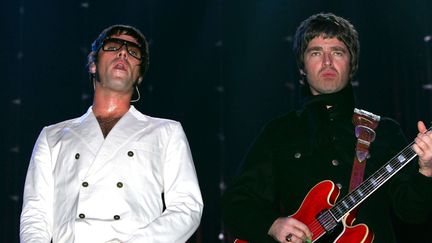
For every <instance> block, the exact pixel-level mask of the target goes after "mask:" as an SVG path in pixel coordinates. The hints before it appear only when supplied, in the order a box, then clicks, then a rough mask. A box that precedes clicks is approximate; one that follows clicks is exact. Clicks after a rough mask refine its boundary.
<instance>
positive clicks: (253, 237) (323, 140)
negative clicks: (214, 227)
mask: <svg viewBox="0 0 432 243" xmlns="http://www.w3.org/2000/svg"><path fill="white" fill-rule="evenodd" d="M328 105H330V106H331V108H329V109H327V108H326V107H327V106H328ZM353 110H354V98H353V94H352V89H351V87H350V86H348V87H347V88H345V89H344V90H342V91H340V92H338V93H335V94H331V95H321V96H314V97H311V98H310V99H308V100H306V101H305V105H304V107H303V109H301V110H299V111H292V112H290V113H289V114H287V115H285V116H283V117H280V118H278V119H276V120H273V121H272V122H270V123H269V124H268V125H267V126H266V127H265V128H264V129H263V131H262V133H261V134H260V135H259V137H258V138H257V140H256V141H255V143H254V144H253V146H252V148H251V150H250V152H249V153H248V155H247V157H246V159H245V161H244V164H243V168H242V170H241V173H240V175H239V176H238V177H237V178H236V179H235V181H234V183H233V184H232V185H231V187H229V188H228V190H227V191H226V193H225V194H224V196H223V199H222V211H223V218H224V222H225V223H226V225H227V226H228V228H229V229H230V231H231V232H232V233H233V235H234V236H235V237H237V238H240V239H244V240H249V241H250V242H273V240H272V239H271V238H270V237H269V236H268V235H267V232H268V230H269V228H270V226H271V225H272V223H273V222H274V220H275V219H276V218H278V217H281V216H288V215H291V214H293V213H295V212H296V211H297V209H298V208H299V206H300V205H301V203H302V201H303V199H304V197H305V196H306V195H307V193H308V191H309V190H310V189H311V188H312V187H313V186H314V185H315V184H317V183H318V182H320V181H323V180H332V181H333V182H334V183H337V184H338V185H340V186H341V194H340V196H339V198H341V197H342V196H344V195H346V194H347V191H348V187H349V181H350V176H351V170H352V163H353V159H354V153H355V144H356V138H355V135H354V125H353V124H352V121H351V119H352V115H353ZM376 133H377V135H376V139H375V141H374V142H373V143H372V145H371V148H370V155H371V156H370V158H369V159H368V160H367V167H366V171H365V178H367V177H368V176H369V175H371V174H372V173H373V172H375V171H376V170H378V169H379V168H380V167H381V166H382V165H383V164H384V163H386V162H387V161H388V160H389V159H391V157H392V156H393V155H395V154H396V153H398V152H399V151H400V150H401V149H402V148H404V147H405V146H406V141H405V138H404V136H403V134H402V132H401V129H400V127H399V125H398V124H397V123H396V122H395V121H394V120H391V119H389V118H381V121H380V123H379V126H378V127H377V129H376ZM415 165H416V162H415V161H412V162H411V163H410V164H409V165H408V166H407V168H404V169H403V170H402V171H400V172H399V173H398V174H397V175H396V176H395V177H393V178H392V180H390V181H389V182H388V183H386V184H385V185H384V186H382V187H381V188H380V189H379V190H378V191H376V192H375V193H374V194H372V195H371V196H370V197H369V198H368V199H367V200H366V201H365V202H363V203H362V205H361V208H360V211H359V214H358V217H357V219H356V221H355V222H356V223H360V222H362V223H365V224H367V225H368V226H369V228H370V229H372V231H373V232H374V233H375V239H374V242H378V243H380V242H383V243H388V242H395V239H394V232H393V227H392V220H391V219H392V217H395V215H397V217H399V218H401V219H403V220H404V221H421V220H424V219H425V218H426V217H427V215H428V214H430V211H429V207H430V206H431V205H432V204H430V203H431V202H432V198H431V197H432V180H430V178H426V177H424V176H422V175H421V174H419V173H418V172H416V166H415ZM428 203H429V206H428V205H427V204H428ZM393 209H394V210H393Z"/></svg>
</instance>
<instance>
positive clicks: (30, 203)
mask: <svg viewBox="0 0 432 243" xmlns="http://www.w3.org/2000/svg"><path fill="white" fill-rule="evenodd" d="M52 229H53V177H52V164H51V153H50V149H49V146H48V142H47V138H46V130H45V129H43V130H42V132H41V133H40V135H39V137H38V139H37V141H36V144H35V146H34V149H33V153H32V156H31V160H30V164H29V167H28V171H27V177H26V181H25V185H24V196H23V207H22V212H21V222H20V239H21V242H22V243H28V242H38V243H45V242H46V243H49V242H51V237H52Z"/></svg>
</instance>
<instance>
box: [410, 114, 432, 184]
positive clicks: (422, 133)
mask: <svg viewBox="0 0 432 243" xmlns="http://www.w3.org/2000/svg"><path fill="white" fill-rule="evenodd" d="M417 128H418V131H419V133H418V134H417V137H416V139H415V144H414V145H413V150H414V151H415V152H416V154H417V155H418V156H419V172H420V173H421V174H423V175H424V176H427V177H432V131H430V129H429V130H427V128H426V126H425V124H424V123H423V122H422V121H419V122H418V123H417Z"/></svg>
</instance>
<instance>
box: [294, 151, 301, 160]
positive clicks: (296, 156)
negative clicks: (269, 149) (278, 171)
mask: <svg viewBox="0 0 432 243" xmlns="http://www.w3.org/2000/svg"><path fill="white" fill-rule="evenodd" d="M301 156H302V154H301V153H299V152H297V153H295V154H294V158H296V159H300V157H301Z"/></svg>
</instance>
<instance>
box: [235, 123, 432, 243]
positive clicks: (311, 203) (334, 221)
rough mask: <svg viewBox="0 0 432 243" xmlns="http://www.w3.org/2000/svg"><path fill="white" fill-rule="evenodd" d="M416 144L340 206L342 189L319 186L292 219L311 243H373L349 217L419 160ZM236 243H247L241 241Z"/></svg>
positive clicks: (368, 232) (368, 233)
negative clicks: (303, 226) (304, 228)
mask: <svg viewBox="0 0 432 243" xmlns="http://www.w3.org/2000/svg"><path fill="white" fill-rule="evenodd" d="M429 130H431V128H429ZM413 144H414V142H412V143H411V144H410V145H408V146H407V147H405V148H404V149H403V150H402V151H401V152H399V153H398V154H397V155H396V156H394V157H393V158H392V159H391V160H390V161H388V162H387V163H386V164H385V165H383V166H382V167H381V168H380V169H379V170H378V171H376V172H375V173H374V174H372V175H371V176H370V177H369V178H367V179H366V180H365V181H363V182H362V183H361V184H360V185H359V186H358V187H357V188H356V189H354V190H353V191H351V192H350V193H348V194H347V195H346V196H345V197H343V198H342V200H340V201H338V202H336V199H337V197H338V196H339V188H338V187H337V186H335V184H334V183H333V182H331V181H329V180H326V181H322V182H320V183H318V184H317V185H315V186H314V187H313V188H312V189H311V190H310V191H309V193H308V194H307V196H306V197H305V199H304V200H303V202H302V204H301V206H300V208H299V209H298V210H297V212H296V213H294V214H293V215H291V217H293V218H295V219H297V220H300V221H301V222H303V223H304V224H306V225H307V226H308V227H309V229H310V230H311V231H312V234H313V236H312V242H337V243H351V242H362V243H370V242H372V241H373V238H374V235H373V232H372V231H371V230H369V228H368V227H367V226H366V225H365V224H357V225H352V223H353V221H354V218H353V217H350V215H349V213H350V212H351V211H352V210H353V209H354V208H355V207H357V206H358V205H359V204H360V203H362V202H363V201H364V200H365V199H366V198H367V197H369V196H370V195H372V193H373V192H375V191H376V190H377V189H378V188H379V187H381V186H382V185H383V184H384V183H385V182H387V181H388V180H389V179H390V178H391V177H392V176H393V175H395V174H396V173H397V172H398V171H399V170H401V169H402V168H403V167H404V166H405V165H407V164H408V163H409V162H410V161H411V160H412V159H414V158H415V157H416V156H417V154H416V153H415V152H414V150H413V149H412V148H411V147H412V145H413ZM234 242H235V243H247V241H244V240H238V239H237V240H236V241H234Z"/></svg>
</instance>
